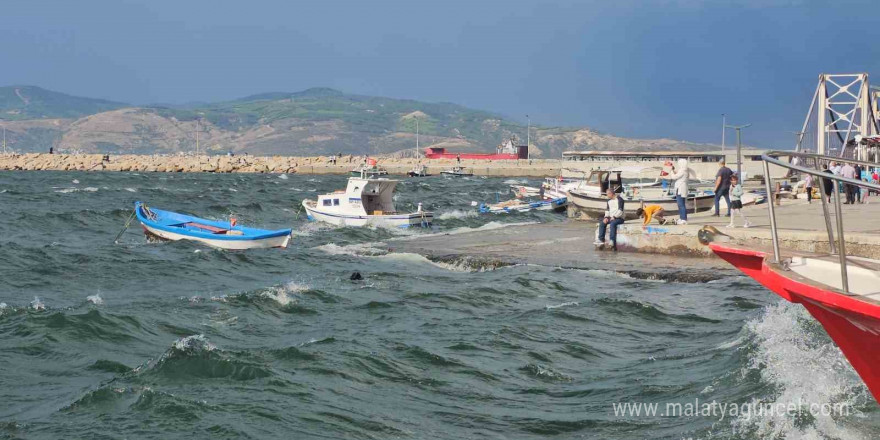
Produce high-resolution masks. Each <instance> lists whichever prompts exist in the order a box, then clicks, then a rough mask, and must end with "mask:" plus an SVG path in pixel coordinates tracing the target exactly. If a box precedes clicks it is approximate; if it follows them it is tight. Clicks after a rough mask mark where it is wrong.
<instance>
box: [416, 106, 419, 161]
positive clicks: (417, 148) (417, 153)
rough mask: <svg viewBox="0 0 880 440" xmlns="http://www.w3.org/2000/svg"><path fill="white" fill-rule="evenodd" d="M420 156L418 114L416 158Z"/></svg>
mask: <svg viewBox="0 0 880 440" xmlns="http://www.w3.org/2000/svg"><path fill="white" fill-rule="evenodd" d="M418 158H419V117H418V116H416V159H418Z"/></svg>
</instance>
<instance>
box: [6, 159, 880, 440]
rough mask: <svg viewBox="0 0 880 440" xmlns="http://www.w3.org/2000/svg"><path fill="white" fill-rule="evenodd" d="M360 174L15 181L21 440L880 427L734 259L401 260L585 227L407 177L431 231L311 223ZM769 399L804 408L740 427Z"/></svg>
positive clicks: (633, 434) (13, 255) (819, 349)
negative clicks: (476, 234)
mask: <svg viewBox="0 0 880 440" xmlns="http://www.w3.org/2000/svg"><path fill="white" fill-rule="evenodd" d="M516 180H517V181H522V182H528V181H526V180H520V179H516ZM344 181H345V178H344V177H341V176H295V175H291V176H279V175H208V174H192V175H182V174H174V175H168V174H135V173H53V172H40V173H27V172H6V173H0V438H163V439H164V438H182V437H189V438H208V437H210V438H378V439H384V438H413V439H421V438H454V439H461V438H536V439H537V438H608V439H631V438H669V439H681V438H712V439H714V438H817V439H818V438H844V439H849V438H865V439H871V438H878V437H880V421H878V419H880V417H878V416H880V410H878V406H877V404H876V403H875V402H874V401H873V399H872V398H871V397H870V395H869V394H868V392H867V390H866V388H865V387H864V385H863V384H862V383H861V381H860V380H859V379H858V377H857V376H856V375H855V373H854V371H853V370H852V368H851V367H850V366H849V364H848V363H847V362H846V361H845V359H844V358H843V357H842V355H841V354H840V352H839V350H838V349H837V348H836V347H835V346H834V345H833V343H831V341H830V339H829V338H828V337H827V335H825V333H824V331H823V330H822V328H821V326H819V325H818V324H816V323H815V322H814V321H813V320H812V319H811V318H810V317H809V315H808V314H807V313H806V312H805V311H803V310H802V308H800V307H799V306H795V305H790V304H788V303H785V302H783V301H780V300H778V299H777V298H776V297H775V296H774V295H773V294H771V293H769V292H768V291H766V290H765V289H763V288H761V287H760V286H758V285H757V284H755V283H754V282H752V281H751V280H750V279H748V278H746V277H743V276H740V275H738V273H737V272H735V271H733V270H731V269H729V268H726V267H724V266H719V269H718V277H717V278H716V279H712V280H703V281H707V282H678V281H676V280H675V279H671V280H666V281H657V280H651V279H641V278H646V277H644V276H642V277H632V276H630V275H627V273H628V272H631V271H633V270H637V271H638V272H639V273H641V274H644V273H646V272H647V273H649V272H650V270H651V268H650V267H645V266H639V267H631V266H625V265H621V267H619V268H618V269H619V270H589V269H588V270H583V269H563V268H558V267H549V266H535V265H517V266H508V267H499V268H488V269H493V270H479V269H480V268H474V267H472V266H469V265H458V264H454V262H452V263H450V262H449V261H445V262H436V261H431V260H428V259H426V258H424V257H421V256H418V255H415V254H406V253H395V252H393V251H392V252H388V250H387V249H376V243H384V242H387V241H388V240H391V239H395V238H399V237H400V236H404V237H406V236H416V237H417V236H418V235H419V234H442V233H450V232H452V233H464V232H467V231H469V230H473V229H480V228H482V229H483V230H485V229H489V228H501V227H505V225H509V224H512V223H522V222H542V223H548V224H550V225H551V226H552V224H553V223H554V222H560V221H564V220H563V217H562V216H561V215H557V214H553V213H526V214H519V215H510V216H503V215H495V216H488V217H486V216H480V215H477V214H476V213H475V212H474V209H475V208H473V207H472V206H471V201H494V200H495V199H496V197H500V198H502V199H504V198H506V195H501V196H496V194H497V193H501V194H505V193H506V191H507V185H508V184H509V183H512V182H511V181H510V179H482V178H468V179H449V178H442V177H433V178H425V179H411V180H406V181H405V182H404V183H403V184H402V185H401V186H400V187H399V194H398V196H397V200H396V203H397V204H398V206H399V208H401V209H412V208H414V206H415V204H416V203H418V202H419V201H422V202H424V203H425V207H426V209H431V210H434V211H436V212H437V217H436V219H437V220H436V223H437V224H436V225H435V227H434V229H433V230H431V231H422V230H409V231H399V230H387V229H381V228H378V229H376V228H366V229H356V228H338V227H330V226H323V225H319V224H313V223H308V222H307V221H306V220H305V218H304V217H305V215H304V213H299V212H298V210H299V202H300V201H301V200H302V199H303V198H307V197H314V195H315V194H317V193H318V192H326V191H329V190H333V189H337V188H341V187H343V185H344ZM531 183H533V184H536V183H537V181H531ZM135 200H142V201H145V202H147V203H149V204H151V205H153V206H156V207H160V208H163V209H169V210H178V211H183V212H189V213H193V214H196V215H200V216H204V217H211V218H217V219H221V218H226V217H228V216H229V215H230V214H231V213H234V214H235V215H236V216H237V217H238V218H239V219H240V222H242V223H245V224H252V225H254V226H259V227H267V228H276V227H277V228H281V227H287V226H292V227H293V228H294V229H295V231H296V236H295V238H294V240H293V242H292V244H291V247H290V248H288V249H286V250H275V249H271V250H256V251H248V252H227V251H220V250H214V249H210V248H206V247H202V246H199V245H195V244H192V243H186V242H177V243H168V242H158V243H157V242H148V241H147V240H146V239H145V238H144V236H143V234H142V232H141V231H140V229H139V228H138V227H137V226H136V225H135V226H134V227H132V228H130V229H129V230H128V231H127V232H126V233H125V234H124V235H123V236H122V239H121V240H120V243H119V244H114V243H113V238H114V237H115V236H116V234H117V232H118V231H119V230H120V229H121V228H122V225H123V223H124V222H125V220H126V218H127V217H128V215H129V214H130V213H131V208H132V204H133V202H134V201H135ZM297 215H299V216H298V217H297ZM584 252H585V253H591V252H592V250H589V249H587V250H585V251H584ZM593 257H594V258H595V256H593ZM609 258H613V257H609ZM664 258H665V257H664ZM354 271H359V272H361V273H362V274H363V275H364V280H362V281H351V280H349V276H350V275H351V273H352V272H354ZM647 278H650V277H647ZM712 402H716V403H717V404H718V405H719V406H716V407H715V408H716V409H715V410H714V412H713V413H711V414H705V413H697V414H694V413H690V414H683V413H684V410H685V409H686V408H687V407H686V406H685V405H687V404H691V405H694V408H695V409H701V411H703V412H705V411H706V410H705V408H706V406H705V405H706V404H709V403H712ZM754 402H761V403H765V404H766V403H770V404H782V405H789V404H796V405H798V408H799V409H798V410H797V411H795V412H794V413H791V414H788V413H783V414H777V413H774V414H756V413H749V414H746V413H744V412H740V413H738V414H731V410H732V406H731V405H737V407H738V408H739V407H742V408H746V406H745V405H746V404H749V403H754ZM652 403H657V404H659V409H658V411H657V415H654V416H647V415H645V414H644V413H642V414H640V415H635V414H634V413H633V412H632V411H634V410H633V408H634V406H635V405H638V404H643V405H647V404H652ZM667 403H669V404H673V405H675V404H680V405H682V406H681V408H682V414H681V415H670V414H663V413H664V412H665V411H666V410H667ZM624 404H628V405H629V406H628V409H626V411H628V412H625V413H620V411H621V408H622V405H624ZM811 404H817V405H823V404H837V405H838V406H837V408H841V407H845V408H846V413H845V414H836V413H835V414H831V415H824V414H822V413H821V412H820V413H818V414H816V415H813V414H812V413H810V411H809V406H810V405H811ZM720 405H726V407H725V411H726V412H724V413H723V414H722V413H720ZM841 405H842V406H841ZM615 406H616V407H617V409H618V413H617V414H616V413H615ZM673 408H674V406H673ZM643 411H644V409H643Z"/></svg>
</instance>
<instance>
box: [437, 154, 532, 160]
mask: <svg viewBox="0 0 880 440" xmlns="http://www.w3.org/2000/svg"><path fill="white" fill-rule="evenodd" d="M425 157H427V158H428V159H455V158H458V157H461V158H462V159H476V160H516V159H519V156H517V155H516V154H484V153H461V154H456V153H425Z"/></svg>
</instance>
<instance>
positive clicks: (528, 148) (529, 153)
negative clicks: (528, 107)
mask: <svg viewBox="0 0 880 440" xmlns="http://www.w3.org/2000/svg"><path fill="white" fill-rule="evenodd" d="M526 120H527V121H528V128H526V159H529V160H531V159H532V118H530V117H529V115H526Z"/></svg>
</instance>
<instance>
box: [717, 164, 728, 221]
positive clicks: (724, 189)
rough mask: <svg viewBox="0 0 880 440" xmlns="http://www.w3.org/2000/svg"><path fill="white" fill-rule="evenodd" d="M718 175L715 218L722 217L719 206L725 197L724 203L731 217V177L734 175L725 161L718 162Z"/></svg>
mask: <svg viewBox="0 0 880 440" xmlns="http://www.w3.org/2000/svg"><path fill="white" fill-rule="evenodd" d="M718 166H719V167H720V168H719V169H718V174H716V175H715V214H714V215H715V217H720V216H721V215H720V214H719V212H718V211H719V209H718V205H719V203H720V202H721V198H722V197H724V201H726V202H727V216H728V217H730V176H732V175H733V171H731V170H730V168H727V166H725V163H724V159H721V161H719V162H718Z"/></svg>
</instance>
